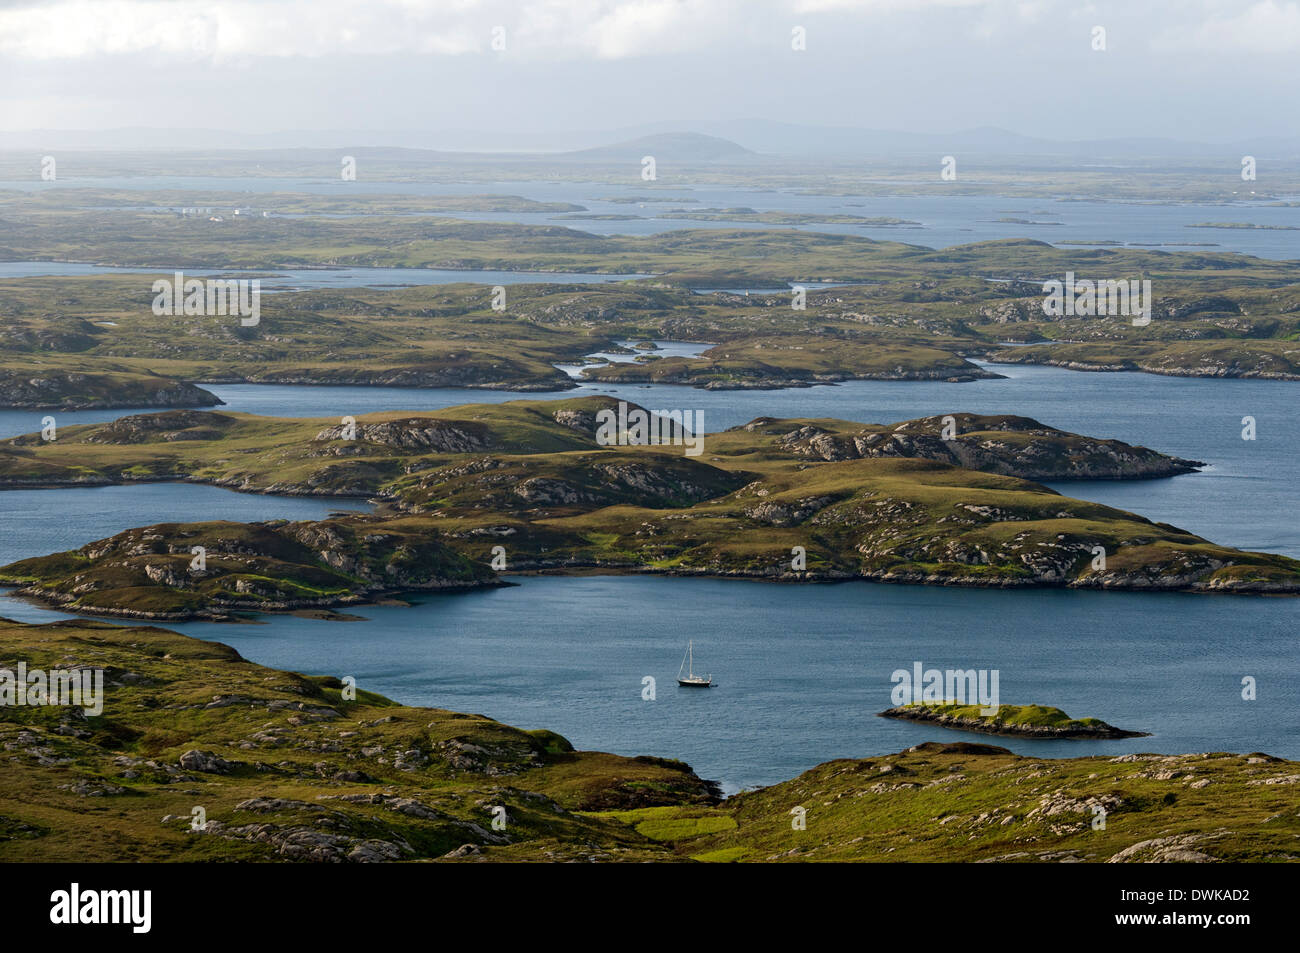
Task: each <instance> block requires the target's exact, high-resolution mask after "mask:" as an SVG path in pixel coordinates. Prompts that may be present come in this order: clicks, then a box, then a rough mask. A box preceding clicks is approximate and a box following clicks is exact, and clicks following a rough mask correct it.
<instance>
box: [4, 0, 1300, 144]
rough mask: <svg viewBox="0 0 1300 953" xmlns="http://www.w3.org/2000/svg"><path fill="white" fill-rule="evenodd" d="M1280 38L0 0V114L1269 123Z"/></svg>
mask: <svg viewBox="0 0 1300 953" xmlns="http://www.w3.org/2000/svg"><path fill="white" fill-rule="evenodd" d="M1098 28H1101V29H1102V30H1104V43H1101V42H1099V34H1098V33H1097V30H1098ZM800 30H802V33H799V32H798V31H800ZM1100 45H1104V49H1101V48H1099V46H1100ZM800 46H802V47H803V48H798V47H800ZM1297 53H1300V4H1297V3H1296V2H1291V0H1258V2H1252V0H1235V2H1234V0H1203V2H1196V3H1179V2H1173V0H1159V2H1153V3H1150V4H1143V5H1140V6H1139V5H1133V4H1123V3H1085V4H1077V3H1076V4H1071V3H1065V2H1057V0H1024V2H1010V0H910V2H903V0H867V2H853V0H751V2H748V3H741V2H738V0H712V2H704V0H572V2H560V0H532V2H517V3H508V2H500V0H458V2H454V3H451V2H448V3H427V4H419V3H411V2H403V0H374V2H371V3H369V4H367V5H364V6H362V5H353V4H345V3H341V2H338V0H321V2H318V3H312V4H304V3H301V2H299V0H266V2H260V3H252V2H249V0H214V2H199V0H174V2H164V0H112V2H103V3H89V2H86V0H7V2H4V0H0V129H4V130H6V131H9V132H10V133H13V132H14V131H23V132H28V131H53V130H85V131H100V132H102V131H105V130H121V131H124V132H126V133H129V132H130V131H131V130H148V129H169V130H173V131H174V134H175V135H176V137H177V138H178V139H181V140H183V139H184V137H185V135H186V133H187V132H190V133H191V134H195V133H194V131H195V130H229V131H230V132H231V133H237V134H239V135H243V136H254V137H255V136H258V135H262V134H267V133H283V131H284V130H298V131H313V130H315V131H336V130H337V131H347V130H356V131H358V132H361V133H364V134H367V135H375V136H384V135H389V136H391V135H401V134H405V133H408V132H415V133H422V134H425V135H433V134H439V135H443V136H445V137H447V138H449V139H453V140H457V141H455V142H452V144H451V145H449V146H448V148H466V147H467V146H469V147H473V142H474V140H475V137H477V138H478V140H480V141H481V142H482V145H481V146H479V147H480V148H496V149H510V148H515V149H525V150H526V149H530V148H534V149H535V148H538V146H537V145H535V144H536V143H539V142H541V143H545V142H547V141H548V140H550V139H554V138H556V137H557V136H559V137H562V136H563V135H571V136H580V135H589V136H590V135H596V134H598V133H599V132H600V131H601V130H607V131H610V132H612V133H616V132H617V131H618V130H630V129H637V128H642V127H648V126H654V125H656V124H659V125H663V124H676V125H678V126H681V127H691V126H699V125H708V124H714V125H718V126H725V125H726V124H728V123H734V122H738V121H751V120H755V119H757V120H764V121H768V122H776V123H793V124H796V125H804V126H809V127H814V128H824V129H832V128H845V129H856V130H895V131H897V132H899V133H902V134H929V135H933V134H939V135H945V134H949V133H953V132H957V131H961V130H972V129H981V128H985V127H993V128H998V129H1005V130H1009V131H1011V132H1013V133H1016V134H1018V135H1021V136H1033V137H1037V138H1043V139H1052V140H1079V141H1092V140H1107V139H1124V138H1144V139H1146V138H1154V139H1161V138H1163V139H1173V140H1180V141H1189V142H1208V143H1234V142H1238V141H1242V140H1252V139H1260V138H1265V139H1269V138H1271V139H1280V140H1288V141H1290V140H1293V139H1295V138H1296V136H1297V127H1296V123H1295V119H1294V109H1293V103H1292V99H1293V96H1292V93H1293V90H1294V87H1295V85H1296V84H1295V80H1296V79H1297V78H1300V67H1298V66H1297V57H1296V54H1297ZM688 117H703V118H694V119H692V118H688ZM718 134H719V135H724V136H725V133H718ZM11 138H12V137H11ZM511 143H515V144H516V145H514V146H513V147H512V146H511V145H510V144H511ZM374 144H384V145H399V144H405V143H399V142H388V143H378V142H377V143H374ZM590 144H596V143H595V142H592V143H590ZM742 144H745V143H743V142H742ZM132 145H133V144H132V143H130V142H129V141H128V142H123V143H122V145H121V148H131V147H132ZM177 145H178V146H180V147H184V146H185V143H184V142H183V141H180V142H178V143H177ZM570 147H572V146H570ZM554 148H561V146H555V147H554Z"/></svg>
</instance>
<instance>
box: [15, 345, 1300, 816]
mask: <svg viewBox="0 0 1300 953" xmlns="http://www.w3.org/2000/svg"><path fill="white" fill-rule="evenodd" d="M994 369H995V370H997V371H999V372H1000V373H1003V374H1005V375H1006V377H1005V378H1003V379H998V380H988V381H977V382H972V383H966V384H948V383H941V382H872V381H858V382H851V383H846V384H842V385H837V386H822V387H814V388H802V389H789V390H781V391H702V390H696V389H692V388H687V387H676V386H654V387H651V386H649V385H631V386H624V387H612V386H606V385H590V384H585V385H582V386H581V387H580V388H579V389H577V390H574V391H567V392H564V393H563V394H557V395H556V396H566V397H568V396H574V395H577V394H583V393H608V394H613V395H616V396H619V397H623V398H625V399H628V400H632V401H637V402H640V403H643V404H646V405H648V406H650V407H652V408H656V409H658V408H668V409H671V408H680V409H692V410H696V411H700V410H703V411H704V418H703V419H704V429H705V430H706V431H708V432H714V431H716V430H718V429H722V428H725V427H731V426H735V425H738V424H741V423H744V422H747V421H749V420H751V419H753V418H754V417H757V416H760V415H767V416H804V417H839V418H847V419H852V420H858V421H863V422H892V421H896V420H903V419H908V418H912V417H918V416H926V415H932V414H943V413H949V412H955V411H972V412H978V413H1015V414H1023V415H1026V416H1031V417H1035V418H1037V419H1039V420H1041V421H1043V422H1044V423H1047V424H1050V425H1053V426H1057V427H1061V428H1063V429H1066V430H1071V431H1076V432H1080V433H1085V434H1091V435H1096V436H1106V437H1115V438H1118V439H1122V440H1125V441H1128V442H1130V443H1136V444H1143V445H1146V446H1150V447H1153V448H1155V449H1158V450H1161V451H1164V452H1167V453H1173V454H1177V455H1179V456H1184V457H1189V458H1192V459H1198V460H1202V461H1206V462H1207V463H1208V464H1210V466H1209V468H1208V469H1207V470H1206V471H1205V472H1203V473H1199V474H1189V475H1184V476H1179V477H1175V478H1171V479H1164V480H1150V481H1133V482H1088V483H1078V484H1071V485H1065V484H1062V485H1059V486H1057V487H1056V488H1057V489H1059V490H1061V491H1062V492H1066V493H1069V494H1070V495H1074V496H1078V497H1082V498H1085V499H1092V500H1098V501H1101V502H1104V503H1107V504H1109V505H1112V506H1119V507H1121V508H1125V509H1129V510H1133V511H1135V512H1137V513H1141V514H1142V515H1144V516H1148V517H1150V518H1152V519H1156V520H1162V521H1165V522H1169V523H1173V524H1175V525H1177V526H1181V527H1183V528H1185V529H1189V530H1192V531H1194V532H1197V533H1200V534H1202V535H1205V536H1207V537H1209V538H1210V539H1213V540H1215V541H1216V542H1221V543H1225V544H1228V545H1234V546H1239V547H1242V548H1247V549H1261V550H1266V551H1272V552H1283V553H1288V554H1290V555H1293V556H1298V557H1300V522H1298V521H1297V519H1296V516H1295V514H1296V513H1297V512H1300V473H1297V466H1298V462H1300V456H1298V455H1297V454H1296V452H1295V448H1296V447H1297V445H1300V443H1298V442H1300V418H1298V417H1297V415H1296V414H1295V412H1294V408H1295V384H1294V383H1287V382H1268V381H1220V380H1203V379H1192V378H1171V377H1157V376H1152V375H1145V374H1136V373H1133V374H1086V373H1078V372H1073V371H1066V370H1061V369H1057V368H1043V367H1019V366H997V367H995V368H994ZM212 389H213V390H214V391H215V392H216V393H217V394H218V395H219V396H220V397H221V398H222V399H224V400H225V401H226V402H227V408H225V409H230V410H236V411H247V412H253V413H263V414H274V415H283V416H315V417H338V416H340V415H342V414H345V413H350V414H361V413H365V412H368V411H371V410H398V409H404V410H427V409H435V408H440V407H446V406H451V405H454V404H462V403H466V402H473V401H494V402H495V401H503V400H511V399H528V400H536V399H538V397H539V396H541V395H538V394H531V393H530V394H521V393H509V392H492V391H465V390H452V389H444V390H413V389H403V388H364V387H329V388H311V387H297V386H277V385H237V386H216V387H213V388H212ZM124 413H126V412H124V411H99V412H91V413H86V412H83V413H81V414H72V413H67V414H63V413H60V414H58V415H57V417H58V419H59V422H60V424H61V425H67V424H69V423H73V422H86V421H89V420H92V419H97V420H105V419H112V418H114V417H116V416H121V415H122V414H124ZM1246 415H1251V416H1254V417H1255V419H1256V423H1257V428H1258V439H1257V440H1255V441H1243V440H1242V439H1241V418H1242V417H1243V416H1246ZM41 416H43V415H42V414H40V413H39V412H30V411H24V412H17V411H9V412H4V413H0V428H4V429H3V430H0V432H4V433H17V432H27V431H31V430H34V429H38V428H39V425H40V417H41ZM708 458H709V454H708V443H707V441H706V444H705V452H704V455H703V457H701V459H702V460H705V461H707V460H708ZM335 508H364V504H360V503H358V502H355V501H338V500H304V499H299V498H278V497H265V496H251V495H247V494H235V493H232V492H230V491H226V490H220V489H215V488H211V487H202V486H198V485H193V484H154V485H133V486H129V487H105V488H97V489H69V490H39V491H36V490H33V491H7V492H3V493H0V525H3V526H4V528H5V533H3V534H0V560H8V559H15V558H20V557H23V556H30V555H37V554H41V553H46V552H51V551H57V550H61V549H67V548H71V547H74V546H79V545H82V544H83V543H85V542H88V541H90V540H92V539H96V538H100V537H103V536H108V535H111V534H112V533H115V532H118V531H120V530H121V529H124V528H126V527H129V526H139V525H145V524H148V523H155V522H162V521H168V520H199V519H218V518H224V519H240V520H252V519H268V518H274V517H286V518H298V519H310V518H319V517H321V516H324V515H326V513H328V512H329V511H330V510H333V509H335ZM484 556H485V558H486V557H487V554H486V552H485V554H484ZM517 581H518V582H519V583H520V585H519V586H518V587H512V588H507V589H500V590H493V591H488V592H479V593H470V594H462V595H454V596H437V597H429V596H418V597H413V598H415V599H417V600H418V601H419V602H420V604H418V605H416V606H414V607H411V608H400V607H365V608H363V609H361V610H358V612H359V614H361V615H363V616H364V617H365V621H361V622H347V623H344V622H323V621H319V620H309V619H302V618H297V617H293V616H265V617H262V618H261V619H260V622H261V624H255V625H225V626H222V625H216V624H211V623H186V624H182V625H177V626H175V628H177V629H179V630H180V631H184V632H186V633H188V634H191V635H195V636H198V637H201V638H207V639H216V640H219V641H223V642H226V643H229V644H231V645H234V646H235V647H236V648H238V649H239V650H240V651H241V652H242V653H243V654H244V655H245V656H246V657H248V658H250V659H252V660H254V661H257V662H260V663H263V664H266V665H271V666H275V667H281V668H289V669H295V670H298V671H304V672H310V673H315V674H332V675H353V676H355V677H356V678H357V679H358V682H359V684H360V685H361V686H362V687H363V688H366V689H370V690H373V691H378V692H380V693H383V694H386V695H389V696H391V697H394V698H396V699H399V700H401V701H403V702H406V703H411V704H424V705H432V706H438V707H443V708H450V709H455V710H461V711H473V712H481V713H483V714H486V715H489V716H491V717H494V718H498V719H500V720H502V721H505V722H507V723H510V724H515V725H519V726H521V727H548V728H552V729H554V730H557V731H560V732H561V733H562V734H564V735H566V736H567V737H569V738H570V740H572V741H573V742H574V743H575V744H576V745H578V746H580V747H583V748H594V749H601V750H609V751H614V752H618V753H621V754H629V755H634V754H646V753H649V754H657V755H663V756H670V757H678V758H682V759H684V760H686V761H688V762H690V763H691V764H692V765H694V766H695V767H696V769H697V770H698V771H699V772H700V773H701V774H702V775H703V776H705V777H710V778H714V779H717V780H719V781H721V782H722V783H723V785H724V787H725V789H726V790H728V791H734V790H737V789H739V788H742V787H746V786H751V785H756V784H766V783H772V782H774V781H778V780H781V779H783V778H787V777H790V776H792V775H794V774H797V773H798V772H800V771H802V770H805V769H807V768H809V767H811V766H813V765H815V764H817V763H819V762H821V761H824V760H827V759H829V758H834V757H857V756H867V755H873V754H879V753H882V752H888V751H896V750H899V749H901V748H904V747H907V746H908V745H911V744H915V743H917V742H920V741H923V740H931V739H940V740H948V741H956V740H980V736H975V735H969V734H962V733H957V732H951V731H946V730H943V729H937V728H930V727H922V726H916V725H910V724H906V723H898V722H893V721H889V720H886V719H881V718H877V717H875V713H876V712H877V711H880V710H882V709H884V708H887V707H889V704H890V699H889V693H890V689H891V687H892V683H891V681H890V673H891V672H892V671H894V670H895V669H898V668H904V669H910V668H911V666H912V663H913V662H917V661H920V662H922V663H923V664H924V665H925V666H926V667H936V668H962V669H968V668H990V669H997V670H998V671H999V673H1000V677H1001V681H1000V689H1001V698H1000V700H1001V701H1003V702H1006V703H1030V702H1034V703H1041V704H1052V705H1058V706H1060V707H1062V708H1064V709H1065V710H1066V711H1068V712H1070V713H1071V714H1073V715H1076V716H1085V715H1093V716H1097V717H1100V718H1104V719H1105V720H1107V721H1110V722H1111V723H1113V724H1117V725H1120V726H1122V727H1126V728H1134V729H1139V730H1145V731H1149V732H1152V733H1153V737H1150V738H1140V739H1130V740H1125V741H1107V742H1081V741H1073V742H1066V741H1057V742H1032V741H1023V740H1016V739H997V738H986V739H984V740H988V741H990V742H992V743H996V744H1002V745H1004V746H1006V747H1009V748H1012V749H1013V750H1017V751H1021V752H1027V753H1037V754H1041V755H1044V756H1060V755H1070V754H1080V753H1101V754H1121V753H1128V752H1138V751H1160V752H1170V753H1173V752H1186V751H1207V750H1232V751H1239V752H1245V751H1253V750H1263V751H1267V752H1269V753H1271V754H1275V755H1280V756H1286V757H1300V672H1298V670H1297V664H1296V657H1295V654H1296V653H1295V646H1296V635H1295V633H1296V629H1297V624H1300V600H1296V599H1289V598H1254V597H1241V596H1238V597H1233V596H1198V595H1185V594H1151V593H1116V592H1107V593H1097V592H1070V591H1015V592H1004V591H1000V590H959V589H944V588H933V587H913V586H888V585H878V584H870V583H848V584H843V585H834V586H830V585H818V586H795V585H771V584H763V583H757V582H744V581H726V580H704V579H666V578H645V577H583V578H569V579H566V578H521V579H518V580H517ZM0 615H3V616H7V617H10V618H17V619H23V620H28V621H48V620H50V619H54V618H59V617H60V616H61V615H62V614H60V613H55V612H51V611H49V610H44V609H41V608H38V607H36V606H34V605H31V604H28V603H25V602H22V601H20V600H17V599H14V598H13V597H12V596H6V595H0ZM688 638H693V639H694V640H695V643H696V660H697V667H698V669H699V670H702V671H705V672H711V673H712V674H713V675H714V676H715V678H716V680H717V682H718V687H716V688H714V689H710V690H709V691H689V690H681V689H678V688H677V686H676V685H675V683H674V682H673V678H674V676H675V675H676V671H677V669H676V666H677V665H678V663H679V661H680V658H681V654H682V651H683V648H684V643H685V641H686V640H687V639H688ZM646 675H651V676H653V677H654V678H656V679H657V681H658V685H657V687H658V693H657V698H656V700H655V701H653V702H648V701H643V700H642V697H641V691H642V678H643V677H644V676H646ZM1244 676H1251V677H1254V678H1256V679H1257V680H1258V685H1259V697H1258V700H1257V701H1253V702H1246V701H1243V700H1242V699H1241V697H1240V691H1241V688H1240V685H1241V679H1242V678H1243V677H1244Z"/></svg>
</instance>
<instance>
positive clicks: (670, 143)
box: [564, 132, 758, 162]
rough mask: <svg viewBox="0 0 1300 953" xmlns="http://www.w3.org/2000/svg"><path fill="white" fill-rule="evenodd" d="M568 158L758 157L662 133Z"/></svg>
mask: <svg viewBox="0 0 1300 953" xmlns="http://www.w3.org/2000/svg"><path fill="white" fill-rule="evenodd" d="M564 155H565V157H566V158H571V159H602V160H603V159H630V160H634V161H639V160H640V159H641V157H642V156H654V157H655V159H657V160H658V159H671V160H675V161H678V162H683V161H693V162H714V161H718V160H733V161H734V160H736V159H745V158H749V157H757V155H758V153H756V152H753V151H751V150H749V149H746V148H745V147H744V146H742V145H739V144H737V143H735V142H732V141H731V140H730V139H722V138H719V137H718V136H706V135H704V134H703V133H698V132H661V133H655V134H653V135H649V136H640V137H638V138H636V139H627V140H625V141H623V142H616V143H614V144H613V145H608V146H597V147H596V148H594V149H578V150H576V151H573V152H567V153H564Z"/></svg>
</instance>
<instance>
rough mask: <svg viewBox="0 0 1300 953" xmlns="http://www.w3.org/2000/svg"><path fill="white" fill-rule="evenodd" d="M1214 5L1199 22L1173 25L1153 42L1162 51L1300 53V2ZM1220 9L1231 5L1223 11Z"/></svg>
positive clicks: (1267, 1) (1263, 1)
mask: <svg viewBox="0 0 1300 953" xmlns="http://www.w3.org/2000/svg"><path fill="white" fill-rule="evenodd" d="M1243 6H1244V5H1243V4H1242V3H1231V4H1223V3H1218V4H1211V5H1210V8H1211V9H1212V10H1213V12H1210V13H1209V15H1208V16H1207V17H1206V18H1205V19H1204V20H1202V21H1201V22H1199V23H1184V24H1177V25H1174V26H1171V27H1169V28H1168V29H1166V30H1164V31H1163V32H1162V33H1161V34H1159V35H1158V36H1157V37H1156V38H1155V39H1154V40H1153V41H1152V43H1151V46H1152V49H1154V50H1156V51H1158V52H1162V53H1178V52H1185V53H1223V52H1225V51H1236V52H1244V53H1300V3H1295V2H1284V3H1279V2H1276V0H1262V2H1259V3H1253V4H1250V5H1249V6H1246V7H1245V9H1242V7H1243ZM1215 7H1218V8H1224V7H1226V8H1228V9H1227V10H1226V11H1223V12H1221V11H1220V10H1218V9H1213V8H1215Z"/></svg>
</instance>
